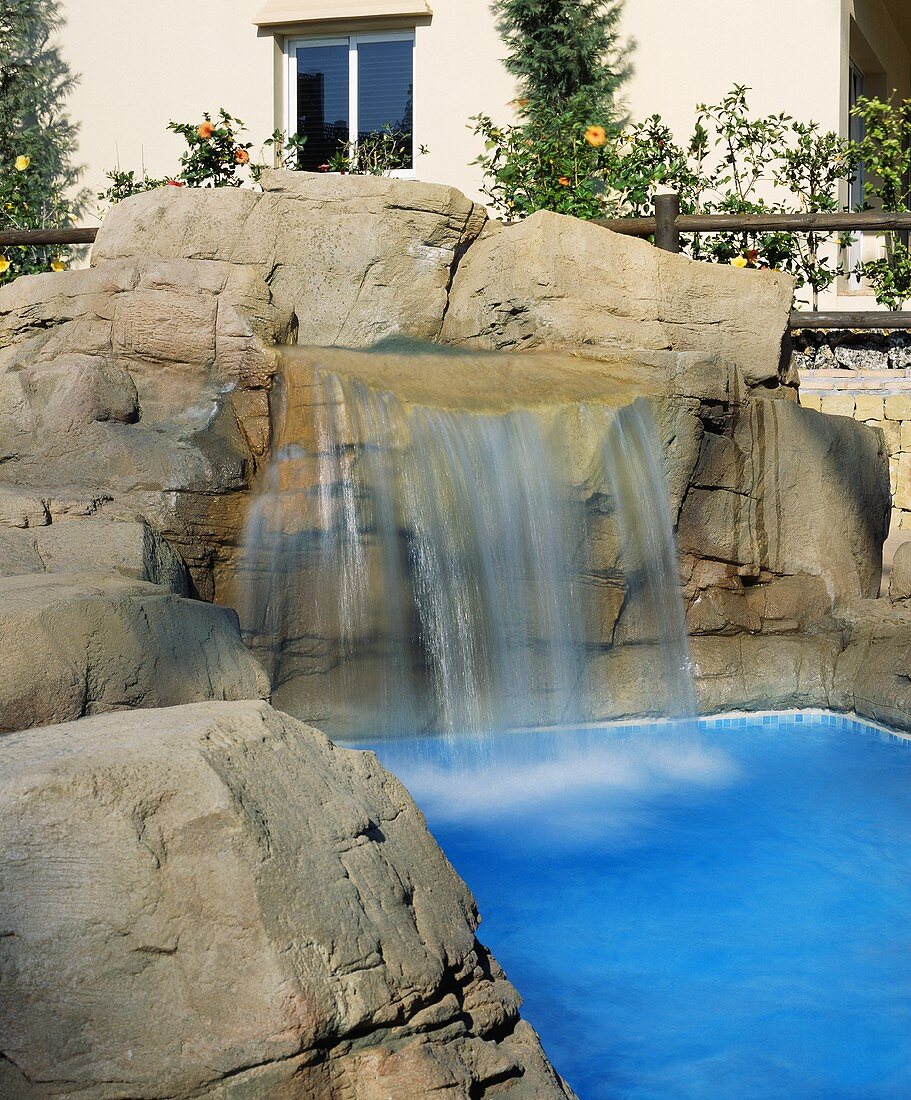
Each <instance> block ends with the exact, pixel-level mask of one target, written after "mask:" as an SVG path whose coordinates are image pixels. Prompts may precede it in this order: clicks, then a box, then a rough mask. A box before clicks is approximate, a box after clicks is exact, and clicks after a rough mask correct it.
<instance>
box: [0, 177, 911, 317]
mask: <svg viewBox="0 0 911 1100" xmlns="http://www.w3.org/2000/svg"><path fill="white" fill-rule="evenodd" d="M653 207H654V211H655V213H654V214H653V215H651V216H650V217H645V218H598V219H596V220H595V224H596V225H600V226H603V227H604V228H605V229H610V230H611V231H612V232H614V233H622V234H624V235H626V236H628V237H654V239H655V247H656V248H661V249H664V251H665V252H680V249H681V240H680V238H681V236H682V235H683V234H685V233H732V232H733V233H743V232H747V233H811V232H814V231H815V232H820V233H833V232H839V231H841V232H855V233H864V232H866V233H884V232H888V231H890V230H891V231H895V232H901V231H911V214H883V213H880V212H879V211H875V210H869V211H864V212H863V213H859V214H852V213H850V212H847V213H840V214H681V213H680V200H679V198H678V197H677V196H676V195H656V196H655V199H654V202H653ZM97 235H98V230H97V228H81V229H22V230H18V229H17V230H3V231H0V248H4V247H14V246H16V245H54V244H59V245H74V244H92V242H93V241H94V240H95V237H96V236H97ZM790 325H791V328H792V329H880V330H881V329H911V312H894V311H893V312H886V311H877V310H863V311H848V310H845V311H841V310H839V311H830V312H818V311H811V310H794V311H793V312H792V313H791V321H790Z"/></svg>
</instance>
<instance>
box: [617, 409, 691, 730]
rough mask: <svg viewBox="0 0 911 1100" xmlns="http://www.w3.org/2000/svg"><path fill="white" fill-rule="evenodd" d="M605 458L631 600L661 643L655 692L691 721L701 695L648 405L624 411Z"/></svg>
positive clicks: (675, 714) (667, 707)
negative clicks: (696, 677)
mask: <svg viewBox="0 0 911 1100" xmlns="http://www.w3.org/2000/svg"><path fill="white" fill-rule="evenodd" d="M604 453H605V462H604V466H605V477H606V479H607V482H608V484H609V486H610V488H611V495H612V497H613V500H614V502H615V507H616V509H617V516H618V524H619V528H620V531H621V533H622V535H621V540H620V546H621V561H622V564H623V570H624V574H625V577H626V583H627V586H628V589H629V593H630V598H631V599H632V600H633V601H634V602H637V603H638V605H639V608H640V609H641V612H642V613H643V615H644V620H645V622H644V628H643V633H644V634H645V635H646V637H647V638H648V640H649V641H651V642H652V644H653V645H655V644H656V643H657V649H656V651H657V654H658V657H659V661H660V664H659V668H658V670H657V671H658V676H657V678H656V690H657V691H658V692H660V694H661V695H662V697H663V700H664V701H663V705H662V709H663V710H664V712H665V714H666V715H667V716H668V717H670V718H683V719H685V718H691V717H693V716H695V714H696V688H695V683H694V680H693V665H692V659H691V656H690V640H689V634H688V633H687V629H686V617H685V615H684V609H683V600H682V599H681V597H680V592H679V568H678V565H677V546H676V542H675V540H674V528H673V525H672V523H671V514H670V504H669V501H668V492H667V477H666V474H665V471H664V464H663V462H662V460H661V451H660V449H659V446H658V430H657V428H656V426H655V422H654V419H653V417H652V414H651V412H650V411H649V407H648V403H647V402H646V401H644V400H643V399H642V398H637V399H636V400H635V401H634V402H633V403H632V404H631V405H626V406H624V407H623V408H622V409H619V410H618V412H617V414H616V416H615V417H614V419H613V421H612V422H611V424H610V426H609V428H608V430H607V433H606V435H605V440H604Z"/></svg>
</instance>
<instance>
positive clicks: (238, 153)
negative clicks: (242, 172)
mask: <svg viewBox="0 0 911 1100" xmlns="http://www.w3.org/2000/svg"><path fill="white" fill-rule="evenodd" d="M234 159H235V160H236V161H237V163H238V164H249V163H250V154H249V153H248V152H247V150H246V149H235V150H234Z"/></svg>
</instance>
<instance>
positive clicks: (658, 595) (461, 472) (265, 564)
mask: <svg viewBox="0 0 911 1100" xmlns="http://www.w3.org/2000/svg"><path fill="white" fill-rule="evenodd" d="M279 404H280V405H281V402H279ZM311 405H312V408H313V416H312V423H311V424H310V425H309V426H307V427H306V428H304V427H302V426H301V425H297V426H296V427H294V425H292V424H290V423H289V422H287V420H285V422H284V424H282V420H283V418H282V415H281V412H279V417H278V419H279V425H278V429H277V449H276V451H275V454H274V457H273V461H272V463H271V466H270V468H269V470H268V472H267V475H266V477H265V479H264V482H263V484H262V487H261V490H260V492H259V494H258V495H257V498H256V501H255V504H254V506H253V508H252V510H251V514H250V518H249V522H248V531H247V552H246V562H245V567H244V568H245V578H246V581H245V583H246V600H245V601H244V607H243V610H242V614H243V618H244V626H245V630H246V632H247V635H248V637H249V638H250V639H251V641H252V642H253V644H254V646H256V647H257V648H258V650H259V652H260V654H261V656H263V658H264V659H265V660H266V662H267V664H268V665H269V667H270V672H271V675H272V681H273V685H274V687H275V691H276V701H277V703H278V705H280V706H282V707H284V708H285V709H288V710H291V711H292V712H294V713H298V714H300V715H302V716H303V717H307V718H310V719H312V720H314V721H318V722H319V723H320V724H321V725H323V726H324V727H325V728H327V729H329V730H330V731H333V732H336V733H341V732H345V733H349V734H358V733H360V734H365V733H366V734H368V735H370V736H376V735H379V734H391V733H401V732H413V731H420V730H434V731H438V732H442V733H445V734H447V735H449V736H451V737H455V736H456V735H459V734H465V733H475V734H477V733H481V732H484V731H490V730H494V729H504V728H516V727H528V726H541V725H547V726H552V725H577V724H580V723H581V722H584V721H586V720H587V719H589V718H590V717H591V712H590V699H589V693H588V691H587V676H588V661H589V657H590V655H591V650H592V645H593V643H592V640H591V638H590V633H591V632H590V630H587V628H586V623H585V611H586V608H585V606H584V604H585V599H584V597H583V588H582V585H581V579H580V578H581V575H582V573H583V572H584V568H585V567H584V562H583V560H582V559H583V558H584V554H585V548H586V546H587V538H586V515H585V499H584V498H585V494H584V493H583V492H581V491H580V488H579V486H578V485H577V486H573V485H572V477H571V474H570V471H569V470H568V469H567V468H566V466H567V458H566V455H567V451H568V449H569V448H568V446H567V439H566V434H567V429H566V423H565V418H562V417H561V416H558V415H553V410H550V413H548V412H547V411H543V412H542V411H541V410H537V411H536V410H523V409H517V410H513V411H508V412H504V413H491V412H476V411H471V412H468V411H461V410H459V411H454V410H450V409H443V408H432V407H428V406H422V405H406V404H405V403H403V402H402V401H400V400H399V399H398V398H397V397H396V396H395V395H394V394H392V393H388V392H383V391H380V390H376V389H373V388H371V387H368V386H367V385H365V384H364V383H362V382H360V381H357V380H354V379H351V378H349V377H347V376H339V375H335V374H328V373H327V374H325V375H321V376H320V377H318V379H317V380H316V397H315V398H314V399H313V400H312V401H311ZM602 411H603V413H604V420H603V422H604V424H605V430H604V446H603V456H604V459H605V465H606V467H607V469H606V471H605V474H606V480H607V482H608V484H609V485H610V487H611V488H610V491H611V492H612V493H613V495H614V497H615V501H616V504H615V507H616V511H617V515H618V518H619V521H620V523H621V526H622V529H623V532H624V539H623V540H622V556H623V562H624V566H625V568H626V570H627V574H628V582H629V588H630V594H631V597H632V599H633V602H636V603H638V604H641V606H642V608H643V614H644V615H645V616H646V617H647V618H649V619H650V621H651V622H653V623H654V624H656V629H657V631H658V633H659V634H660V636H661V637H662V638H666V639H667V640H668V645H667V646H666V647H664V646H662V647H661V651H662V653H663V654H664V657H663V661H664V665H665V666H666V667H665V668H664V669H663V675H664V676H665V677H666V678H667V682H668V686H669V689H670V690H669V696H670V698H672V699H674V700H676V703H675V706H679V712H680V713H690V712H692V710H693V694H692V682H691V677H690V672H689V661H688V653H687V651H686V633H685V626H684V621H683V611H682V605H681V601H680V596H679V588H678V580H677V566H676V554H675V550H674V544H673V533H672V528H671V523H670V518H669V512H668V504H667V489H666V484H665V474H664V470H663V466H662V464H661V459H660V453H659V451H658V448H657V444H656V441H655V440H656V437H655V433H654V426H653V424H652V423H651V417H650V415H649V413H648V408H647V405H646V404H645V403H644V402H641V401H639V402H636V403H635V404H634V405H632V406H630V407H628V408H626V409H622V410H620V412H619V413H616V414H615V413H614V412H613V410H602ZM295 433H296V437H295V438H291V439H289V438H288V435H289V434H292V435H294V434H295ZM305 437H306V438H305Z"/></svg>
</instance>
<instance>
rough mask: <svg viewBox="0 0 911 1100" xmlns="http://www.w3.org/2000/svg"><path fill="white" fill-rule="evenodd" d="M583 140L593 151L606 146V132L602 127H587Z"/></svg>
mask: <svg viewBox="0 0 911 1100" xmlns="http://www.w3.org/2000/svg"><path fill="white" fill-rule="evenodd" d="M585 140H586V141H587V142H588V144H589V145H591V146H592V147H593V148H595V149H600V148H601V146H602V145H606V144H607V131H606V130H605V129H604V127H603V126H588V127H586V129H585Z"/></svg>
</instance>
